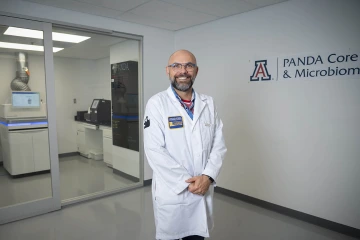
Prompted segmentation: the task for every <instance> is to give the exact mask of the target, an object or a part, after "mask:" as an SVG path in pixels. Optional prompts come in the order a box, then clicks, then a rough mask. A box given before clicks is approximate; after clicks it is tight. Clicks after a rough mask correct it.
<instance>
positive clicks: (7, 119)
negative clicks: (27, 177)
mask: <svg viewBox="0 0 360 240" xmlns="http://www.w3.org/2000/svg"><path fill="white" fill-rule="evenodd" d="M14 95H16V96H14ZM38 96H39V94H38V93H36V92H23V93H19V92H13V93H12V104H1V105H0V136H1V148H2V157H3V164H4V168H5V169H6V170H7V171H8V172H9V173H10V174H11V175H13V176H14V175H21V174H26V173H33V172H39V171H45V170H50V157H49V137H48V122H47V117H46V104H44V103H41V101H40V99H39V98H38ZM29 99H31V101H29Z"/></svg>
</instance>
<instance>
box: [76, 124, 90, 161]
mask: <svg viewBox="0 0 360 240" xmlns="http://www.w3.org/2000/svg"><path fill="white" fill-rule="evenodd" d="M76 143H77V147H78V151H79V153H80V154H81V155H83V156H85V157H87V156H88V153H87V150H86V147H85V132H84V131H80V130H77V135H76Z"/></svg>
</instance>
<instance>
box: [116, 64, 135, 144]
mask: <svg viewBox="0 0 360 240" xmlns="http://www.w3.org/2000/svg"><path fill="white" fill-rule="evenodd" d="M111 99H112V103H113V116H112V121H113V128H112V129H113V144H114V145H115V146H119V147H123V148H128V149H131V150H135V151H139V110H138V109H139V104H138V63H137V62H135V61H127V62H121V63H113V64H111Z"/></svg>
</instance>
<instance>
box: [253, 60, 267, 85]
mask: <svg viewBox="0 0 360 240" xmlns="http://www.w3.org/2000/svg"><path fill="white" fill-rule="evenodd" d="M265 80H266V81H267V80H271V75H270V74H269V72H268V69H267V60H258V61H255V69H254V72H253V74H252V75H251V76H250V81H265Z"/></svg>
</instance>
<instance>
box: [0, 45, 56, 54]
mask: <svg viewBox="0 0 360 240" xmlns="http://www.w3.org/2000/svg"><path fill="white" fill-rule="evenodd" d="M0 48H10V49H20V50H30V51H39V52H43V51H44V47H43V46H38V45H29V44H19V43H9V42H0ZM61 50H63V48H57V47H53V52H54V53H56V52H58V51H61Z"/></svg>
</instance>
